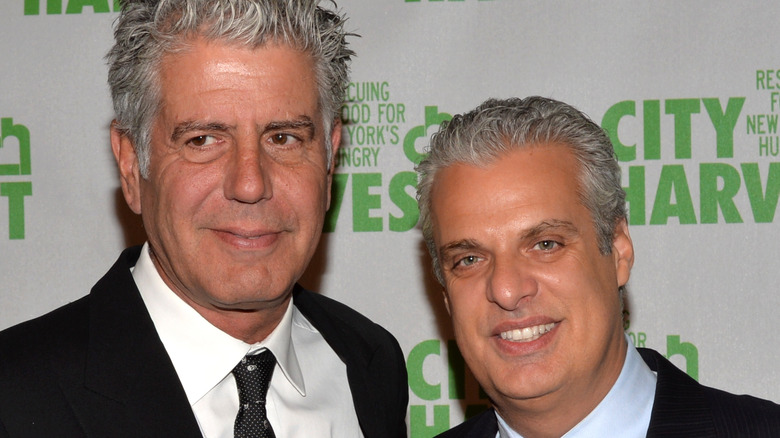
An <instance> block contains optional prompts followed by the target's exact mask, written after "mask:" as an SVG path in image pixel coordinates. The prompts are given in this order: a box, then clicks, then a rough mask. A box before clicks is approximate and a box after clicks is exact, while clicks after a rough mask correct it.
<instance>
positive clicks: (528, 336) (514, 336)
mask: <svg viewBox="0 0 780 438" xmlns="http://www.w3.org/2000/svg"><path fill="white" fill-rule="evenodd" d="M553 327H555V323H550V324H542V325H535V326H533V327H526V328H523V329H515V330H509V331H507V332H501V339H505V340H507V341H512V342H528V341H534V340H536V339H539V337H541V336H542V335H543V334H545V333H547V332H549V331H550V330H552V329H553Z"/></svg>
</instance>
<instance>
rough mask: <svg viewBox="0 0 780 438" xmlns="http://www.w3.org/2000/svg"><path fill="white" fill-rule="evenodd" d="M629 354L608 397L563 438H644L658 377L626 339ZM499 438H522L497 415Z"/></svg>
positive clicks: (627, 353)
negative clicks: (610, 437)
mask: <svg viewBox="0 0 780 438" xmlns="http://www.w3.org/2000/svg"><path fill="white" fill-rule="evenodd" d="M626 342H628V351H627V352H626V360H625V362H623V369H622V370H621V371H620V376H618V379H617V381H616V382H615V384H614V385H613V386H612V389H610V390H609V392H608V393H607V396H606V397H604V399H603V400H601V402H600V403H599V404H598V406H596V408H595V409H593V410H592V411H591V412H590V414H588V416H587V417H585V418H583V419H582V421H580V422H579V423H577V425H576V426H574V427H573V428H572V429H571V430H569V431H568V432H566V433H565V434H564V435H563V436H562V437H561V438H592V437H605V436H614V437H621V438H644V437H645V436H647V428H648V427H649V426H650V414H651V413H652V411H653V401H654V400H655V384H656V381H657V380H658V379H657V376H656V374H655V373H654V372H653V371H652V370H651V369H650V368H649V367H648V366H647V364H646V363H645V361H644V360H642V356H640V355H639V352H638V351H636V348H634V345H633V344H632V343H631V340H630V339H628V337H626ZM496 417H497V419H498V433H497V434H496V438H523V436H522V435H520V434H519V433H517V432H515V431H514V430H512V429H511V428H510V427H509V426H508V425H507V424H506V422H505V421H504V419H503V418H501V416H500V415H498V412H496Z"/></svg>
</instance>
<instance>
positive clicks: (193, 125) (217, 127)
mask: <svg viewBox="0 0 780 438" xmlns="http://www.w3.org/2000/svg"><path fill="white" fill-rule="evenodd" d="M231 129H235V126H232V125H226V124H224V123H218V122H210V123H203V122H197V121H195V120H185V121H183V122H181V123H179V124H177V125H176V127H174V128H173V132H172V133H171V141H174V142H175V141H177V140H178V139H180V138H181V137H182V136H183V135H184V134H186V133H188V132H191V131H212V132H213V131H218V132H227V131H229V130H231Z"/></svg>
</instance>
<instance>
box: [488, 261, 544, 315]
mask: <svg viewBox="0 0 780 438" xmlns="http://www.w3.org/2000/svg"><path fill="white" fill-rule="evenodd" d="M531 271H532V269H531V268H530V266H528V265H527V263H525V262H524V261H523V260H521V259H518V258H510V257H505V258H502V259H498V258H497V259H496V261H495V263H494V265H493V271H492V273H491V275H490V279H489V283H488V290H487V299H488V301H490V302H492V303H496V304H497V305H498V306H499V307H501V308H502V309H504V310H509V311H511V310H515V309H517V308H518V307H519V306H520V305H521V304H522V303H523V302H524V301H527V300H529V299H530V298H532V297H533V296H535V295H536V294H537V292H538V291H539V283H538V282H537V281H536V278H535V277H534V275H533V273H532V272H531Z"/></svg>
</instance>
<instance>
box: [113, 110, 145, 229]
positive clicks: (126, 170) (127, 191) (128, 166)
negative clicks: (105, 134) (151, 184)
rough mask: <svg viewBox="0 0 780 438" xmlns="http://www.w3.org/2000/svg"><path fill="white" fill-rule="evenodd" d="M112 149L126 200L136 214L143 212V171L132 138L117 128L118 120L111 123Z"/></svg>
mask: <svg viewBox="0 0 780 438" xmlns="http://www.w3.org/2000/svg"><path fill="white" fill-rule="evenodd" d="M111 150H112V151H113V152H114V159H116V164H117V167H118V168H119V180H120V182H121V184H122V194H124V196H125V201H126V202H127V205H128V206H129V207H130V209H131V210H133V212H134V213H135V214H141V171H140V169H139V167H138V155H136V152H135V147H134V145H133V142H132V141H131V140H130V138H129V137H127V135H125V134H123V133H121V132H120V131H119V129H117V126H116V121H114V122H112V123H111Z"/></svg>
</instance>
